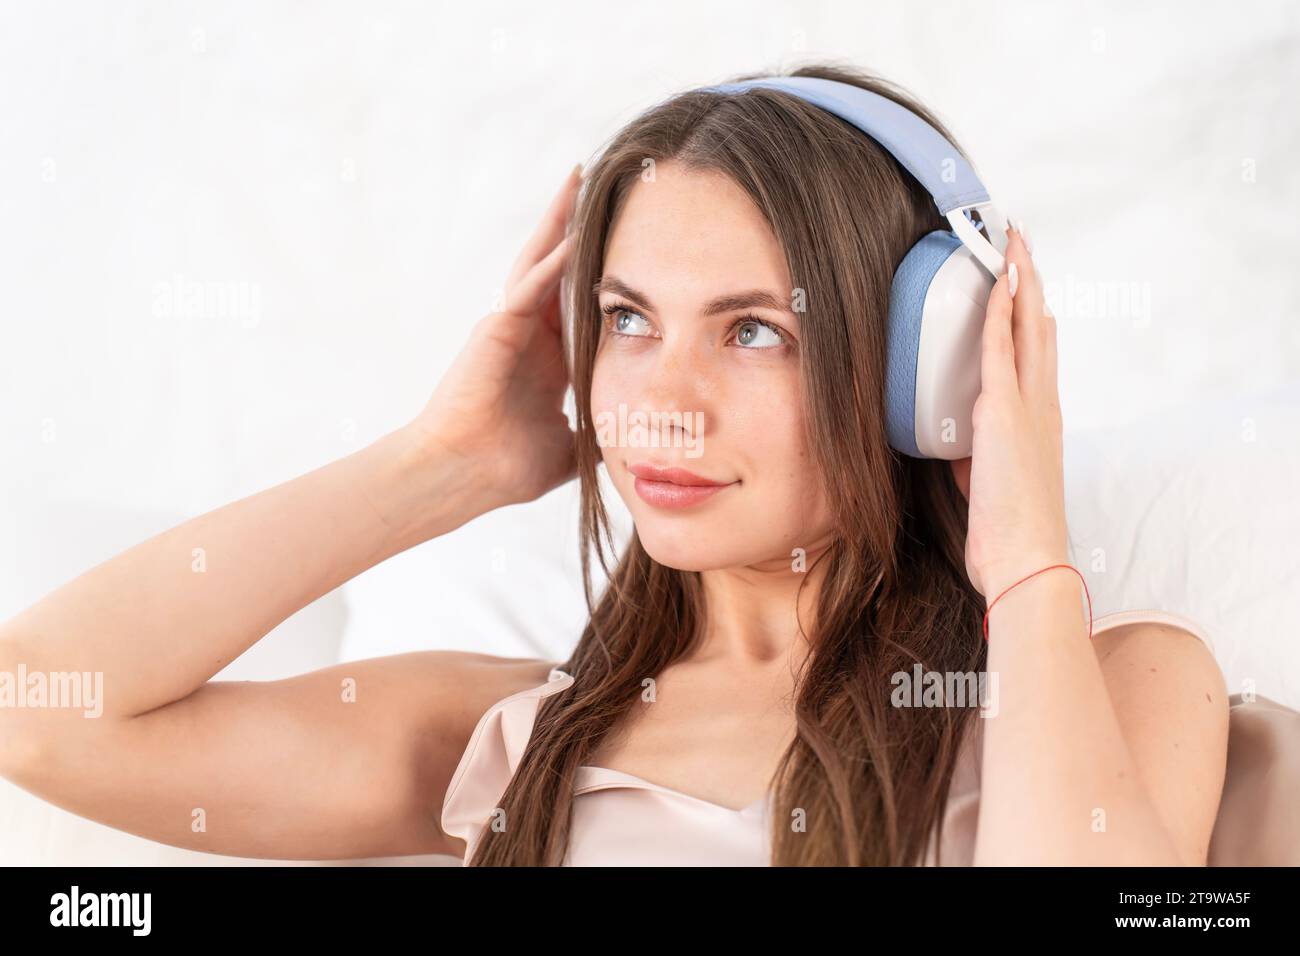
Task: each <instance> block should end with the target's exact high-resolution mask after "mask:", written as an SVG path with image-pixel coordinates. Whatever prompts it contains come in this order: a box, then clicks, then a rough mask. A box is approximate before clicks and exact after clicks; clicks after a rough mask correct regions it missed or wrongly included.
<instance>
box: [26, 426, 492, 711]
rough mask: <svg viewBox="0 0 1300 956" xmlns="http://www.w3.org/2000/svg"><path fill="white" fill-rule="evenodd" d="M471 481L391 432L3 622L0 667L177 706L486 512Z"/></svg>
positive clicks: (96, 571)
mask: <svg viewBox="0 0 1300 956" xmlns="http://www.w3.org/2000/svg"><path fill="white" fill-rule="evenodd" d="M476 494H477V492H476V489H475V487H474V482H473V479H472V476H470V475H469V474H467V473H466V472H465V471H464V470H463V469H462V468H460V467H459V465H458V463H457V462H455V461H454V460H451V459H449V458H446V457H443V458H441V459H439V458H438V457H437V456H436V455H430V454H428V453H426V452H425V451H424V446H423V445H419V446H417V445H416V443H415V442H414V440H413V437H412V435H411V434H410V433H408V432H407V431H405V430H398V431H395V432H391V433H389V434H388V435H385V436H384V437H382V438H380V439H379V440H378V441H376V442H374V443H372V444H371V445H368V446H367V447H365V448H363V449H361V450H360V451H357V452H355V453H353V454H351V455H349V456H347V457H345V458H342V459H339V460H337V461H334V462H331V463H330V464H328V465H325V466H323V467H321V468H318V469H316V470H314V471H311V472H309V473H307V474H305V475H302V476H301V477H298V478H295V479H293V480H291V481H287V482H284V483H282V484H279V485H276V486H274V487H272V488H269V489H267V490H265V491H262V492H260V493H257V494H254V495H251V496H249V497H246V498H243V499H240V500H238V501H235V502H233V503H231V504H228V505H225V506H223V507H221V508H218V509H216V510H214V511H211V512H208V513H206V514H204V515H201V516H199V517H197V518H194V519H192V520H190V521H187V522H185V523H183V524H181V525H178V526H176V527H174V528H172V529H170V530H168V531H165V532H163V533H161V534H159V535H156V536H155V537H153V538H150V539H148V540H147V541H144V542H142V543H141V544H138V545H136V546H134V547H132V548H130V549H129V550H127V551H125V552H123V553H122V554H120V555H118V556H116V557H114V558H112V559H111V560H109V561H106V562H104V563H103V564H100V565H99V566H97V567H95V568H92V569H91V570H89V571H87V572H85V573H84V574H82V575H81V576H79V577H77V578H75V579H74V580H72V581H70V582H68V583H67V584H65V585H63V586H62V587H60V588H59V589H58V590H56V591H54V592H52V593H50V594H49V595H47V596H46V597H45V598H43V599H42V600H41V601H40V602H38V603H37V604H35V605H33V606H32V607H30V608H28V609H27V610H26V611H24V612H23V613H21V614H19V615H18V616H17V617H15V618H13V619H12V620H10V621H9V622H7V623H6V624H4V625H3V626H0V669H2V670H7V671H9V672H10V673H12V672H13V671H14V669H15V668H16V667H18V666H19V665H23V666H25V668H26V670H27V672H28V673H29V674H30V673H33V672H43V673H46V674H49V673H56V672H57V673H62V672H78V673H91V674H95V673H99V674H102V675H103V683H102V688H103V696H104V700H103V708H104V716H105V717H114V716H116V717H127V716H132V715H134V714H138V713H142V712H144V711H147V710H151V709H153V708H155V707H158V706H161V705H163V704H166V703H169V702H171V701H174V700H177V699H179V698H181V697H184V696H186V695H187V694H189V693H191V692H192V691H194V690H195V689H196V688H198V687H199V686H201V685H202V684H204V683H205V682H207V681H208V680H209V679H210V678H211V677H212V676H213V675H214V674H216V673H217V672H218V671H220V670H221V669H222V668H223V667H225V666H226V665H227V664H229V663H230V662H231V661H232V660H234V659H235V658H236V657H238V656H239V655H240V654H242V653H243V652H244V651H245V650H247V649H248V648H249V647H250V646H251V645H252V644H254V643H256V642H257V640H259V639H260V638H261V637H263V636H264V635H265V634H266V633H267V632H269V631H270V630H272V629H273V628H274V627H275V626H276V625H278V624H279V623H280V622H281V621H283V620H285V619H286V618H287V617H289V616H290V615H292V614H293V613H295V612H296V611H298V610H299V609H301V608H303V607H305V606H306V605H307V604H309V603H311V602H312V601H314V600H316V599H317V598H319V597H321V596H322V595H324V594H327V593H328V592H330V591H331V590H333V589H334V588H336V587H338V586H339V585H340V584H342V583H343V582H345V581H347V580H349V579H350V578H352V577H355V576H356V575H357V574H359V573H361V572H362V571H364V570H366V569H367V568H369V567H371V566H373V565H375V564H378V563H380V562H382V561H383V560H385V559H386V558H388V557H391V556H392V555H394V554H397V553H399V552H401V551H404V550H406V549H407V548H410V547H412V546H413V545H415V544H418V543H420V542H421V541H423V540H427V539H429V538H432V537H436V536H437V535H439V534H444V533H446V532H447V531H450V530H452V529H453V528H455V527H457V526H458V525H460V524H462V523H464V522H465V521H467V520H469V519H470V518H471V517H473V516H474V515H475V514H476V513H479V512H480V508H479V502H478V501H477V500H476Z"/></svg>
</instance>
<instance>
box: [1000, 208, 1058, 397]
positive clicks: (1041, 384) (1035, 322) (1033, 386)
mask: <svg viewBox="0 0 1300 956" xmlns="http://www.w3.org/2000/svg"><path fill="white" fill-rule="evenodd" d="M1018 226H1019V223H1018V222H1015V221H1014V220H1013V222H1012V225H1010V226H1008V227H1007V250H1006V256H1007V262H1008V263H1012V262H1014V263H1015V264H1016V279H1017V282H1016V292H1015V299H1014V304H1013V306H1012V320H1011V327H1012V338H1013V341H1014V343H1015V354H1016V372H1017V374H1018V380H1019V382H1020V389H1021V395H1022V397H1024V398H1025V399H1026V401H1029V400H1033V401H1034V402H1036V403H1041V402H1042V401H1043V400H1044V398H1045V393H1046V390H1047V385H1048V380H1049V377H1050V376H1049V373H1048V368H1047V366H1048V361H1047V339H1048V321H1047V319H1046V317H1045V316H1044V314H1043V304H1044V303H1043V285H1042V280H1041V278H1040V277H1039V274H1038V269H1037V267H1036V266H1035V265H1034V260H1033V257H1032V256H1030V254H1029V249H1028V247H1027V246H1026V245H1025V240H1024V235H1023V233H1022V232H1021V231H1020V229H1019V228H1018ZM1008 268H1009V266H1008Z"/></svg>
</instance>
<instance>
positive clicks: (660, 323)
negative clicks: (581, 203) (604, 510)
mask: <svg viewBox="0 0 1300 956" xmlns="http://www.w3.org/2000/svg"><path fill="white" fill-rule="evenodd" d="M597 285H598V289H597V290H594V292H593V294H594V295H595V296H596V305H597V309H598V311H600V313H601V317H602V321H603V323H604V327H603V331H602V333H601V342H600V346H599V350H598V352H597V357H596V363H595V368H594V370H593V379H592V390H591V414H592V419H593V422H594V423H595V424H596V426H597V432H598V440H599V441H600V443H601V454H602V458H603V460H604V463H605V465H606V468H607V470H608V472H609V476H610V479H611V481H612V483H613V485H614V487H615V488H616V489H617V490H618V493H619V495H620V497H621V498H622V499H623V501H624V502H625V503H626V505H627V507H628V509H629V511H630V512H631V514H632V518H633V521H634V522H635V524H636V528H637V533H638V536H639V538H640V539H641V542H642V544H643V545H644V547H645V548H646V550H647V552H648V553H649V554H650V555H651V557H653V558H654V559H655V560H657V561H659V562H660V563H662V564H666V565H668V566H670V567H677V568H682V569H686V570H710V569H714V568H723V567H737V566H749V565H754V564H757V563H760V562H769V561H782V562H784V563H786V564H788V563H789V562H790V560H791V558H790V552H791V551H792V549H794V548H798V547H806V546H809V545H810V544H811V543H813V542H814V541H815V540H816V539H817V538H819V537H821V536H822V535H824V533H825V531H826V526H827V522H828V518H827V513H828V509H827V507H826V502H825V500H824V496H823V495H822V493H821V490H820V487H821V486H820V482H819V481H818V480H817V472H816V470H815V466H814V463H813V461H812V458H811V455H810V454H809V453H808V449H807V444H806V436H805V430H804V429H805V423H804V413H803V399H802V395H801V382H802V373H801V371H800V366H799V363H800V352H799V332H800V328H799V315H798V314H797V313H795V312H793V311H792V310H791V309H790V302H791V300H792V292H793V290H792V289H791V282H790V277H789V271H788V268H787V266H786V262H785V256H784V253H783V252H782V249H781V247H780V245H779V243H778V242H777V241H776V237H775V236H774V235H773V233H772V230H771V228H770V227H769V225H768V224H767V221H766V220H765V219H764V218H763V215H762V213H761V212H760V211H759V210H758V208H757V207H756V206H755V205H754V204H753V202H751V201H750V199H749V197H748V196H747V195H746V194H745V193H744V192H743V190H741V188H740V187H739V186H738V185H737V184H736V183H735V182H733V181H732V180H731V179H730V178H728V177H725V176H723V175H721V174H718V173H713V172H692V171H688V170H686V169H685V168H683V167H681V166H680V165H679V164H676V163H663V164H660V165H659V167H658V168H657V170H656V178H655V180H654V181H653V182H645V181H638V182H637V183H636V184H635V185H634V186H633V187H632V188H631V190H630V192H629V194H628V196H627V198H626V200H625V203H624V205H623V207H622V209H621V210H620V212H619V214H618V217H617V219H616V220H615V223H614V226H613V228H612V230H611V234H610V237H609V242H608V245H607V249H606V255H605V261H604V268H603V275H602V277H601V281H600V282H599V283H598V284H597ZM754 292H763V293H767V295H766V296H765V297H764V296H757V297H753V296H743V295H742V294H747V293H754ZM638 412H639V413H642V415H643V416H644V417H642V418H640V419H638V418H636V413H638ZM660 416H662V417H660ZM602 422H603V423H604V425H605V426H606V427H604V428H603V429H602V427H601V426H602ZM620 424H621V425H622V427H620ZM638 426H639V427H638ZM656 444H657V446H658V447H655V446H656ZM671 469H678V470H677V471H666V470H671ZM681 470H685V472H688V473H689V474H683V473H682V471H681ZM700 482H708V483H713V484H717V485H722V486H724V487H721V488H717V489H712V490H701V489H700V488H699V487H698V486H699V483H700ZM692 488H693V489H694V490H690V489H692Z"/></svg>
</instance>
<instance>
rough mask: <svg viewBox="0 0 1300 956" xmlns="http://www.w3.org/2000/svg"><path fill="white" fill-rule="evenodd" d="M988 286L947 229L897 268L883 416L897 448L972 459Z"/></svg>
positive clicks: (930, 237) (972, 259)
mask: <svg viewBox="0 0 1300 956" xmlns="http://www.w3.org/2000/svg"><path fill="white" fill-rule="evenodd" d="M992 289H993V277H992V276H991V275H990V274H989V272H988V269H987V268H986V267H984V266H983V265H982V264H981V263H980V261H979V260H978V259H977V258H976V256H975V255H974V253H972V252H971V250H970V249H969V248H967V247H966V246H964V245H963V244H962V242H961V240H960V239H958V238H957V237H956V236H955V235H953V234H952V233H951V232H947V231H946V230H935V231H934V232H931V233H928V234H927V235H925V236H922V237H921V239H920V240H919V241H918V242H917V243H916V244H915V245H914V246H913V247H912V248H911V249H909V250H908V252H907V255H906V256H904V257H903V260H902V262H900V263H899V265H898V268H897V269H896V270H895V271H894V279H893V284H892V286H891V288H890V298H889V319H888V329H887V341H886V368H885V419H886V431H887V433H888V436H889V444H890V446H891V447H892V448H894V449H895V450H897V451H900V452H902V453H903V454H905V455H910V456H912V457H913V458H942V459H946V460H949V461H951V460H954V459H958V458H965V457H967V456H968V455H970V453H971V444H972V443H971V439H972V437H973V436H972V426H971V416H972V414H973V412H974V410H975V399H976V398H978V397H979V392H980V347H981V339H982V334H983V329H984V312H985V306H986V305H987V303H988V297H989V293H990V292H991V291H992Z"/></svg>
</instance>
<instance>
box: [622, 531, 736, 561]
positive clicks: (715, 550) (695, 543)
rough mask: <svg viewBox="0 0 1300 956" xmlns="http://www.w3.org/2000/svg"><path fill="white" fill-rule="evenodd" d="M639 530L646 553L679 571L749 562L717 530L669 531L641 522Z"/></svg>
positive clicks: (638, 535)
mask: <svg viewBox="0 0 1300 956" xmlns="http://www.w3.org/2000/svg"><path fill="white" fill-rule="evenodd" d="M653 524H654V522H651V525H653ZM636 532H637V537H638V538H639V539H640V540H641V547H643V548H645V552H646V554H648V555H650V557H652V558H654V560H655V561H657V562H658V563H659V564H662V565H663V566H664V567H668V568H675V569H676V570H678V571H716V570H719V569H720V568H734V567H737V566H738V565H743V564H747V563H749V562H748V561H747V560H746V556H745V555H743V554H739V553H737V552H736V551H735V550H734V548H733V547H731V546H730V544H731V543H730V542H728V541H727V540H725V538H723V539H721V540H720V539H719V537H718V535H717V534H716V533H712V532H710V531H705V530H703V529H698V528H690V527H679V528H674V529H672V530H671V531H669V530H666V529H662V528H653V527H647V526H646V525H643V524H640V523H638V524H637V525H636Z"/></svg>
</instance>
